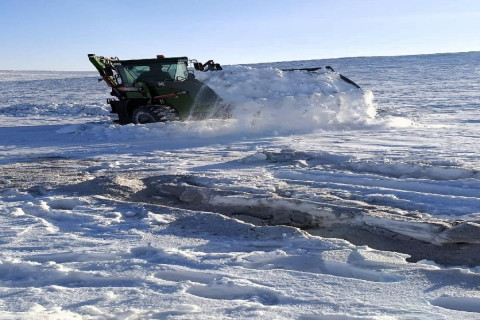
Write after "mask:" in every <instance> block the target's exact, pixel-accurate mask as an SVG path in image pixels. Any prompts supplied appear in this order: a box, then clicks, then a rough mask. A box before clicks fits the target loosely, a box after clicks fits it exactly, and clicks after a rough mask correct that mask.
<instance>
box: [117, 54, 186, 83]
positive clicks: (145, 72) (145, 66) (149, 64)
mask: <svg viewBox="0 0 480 320" xmlns="http://www.w3.org/2000/svg"><path fill="white" fill-rule="evenodd" d="M118 71H119V73H120V77H121V78H122V80H123V84H124V85H128V86H132V85H133V84H134V83H135V82H137V81H147V82H152V81H155V82H157V81H184V80H186V79H187V78H188V70H187V65H186V63H184V62H175V63H162V61H161V60H156V61H145V62H142V63H141V64H126V65H123V64H122V65H121V66H119V67H118Z"/></svg>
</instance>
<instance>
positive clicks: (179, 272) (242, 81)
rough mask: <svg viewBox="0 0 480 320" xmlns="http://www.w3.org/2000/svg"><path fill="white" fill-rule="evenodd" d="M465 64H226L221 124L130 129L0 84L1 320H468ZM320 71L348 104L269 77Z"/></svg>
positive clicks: (472, 250)
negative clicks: (229, 108) (229, 111)
mask: <svg viewBox="0 0 480 320" xmlns="http://www.w3.org/2000/svg"><path fill="white" fill-rule="evenodd" d="M479 62H480V54H479V53H465V54H449V55H430V56H412V57H393V58H356V59H354V58H352V59H339V60H331V61H304V62H285V63H276V64H269V65H265V64H264V65H255V66H250V67H242V66H230V67H226V68H225V70H224V71H222V72H218V73H213V74H202V75H198V77H199V78H201V79H202V80H203V81H205V82H206V83H208V84H209V85H210V86H211V87H212V88H213V89H215V90H216V91H217V92H218V93H219V94H220V95H222V97H224V99H225V100H227V101H228V102H230V103H231V104H232V105H234V106H235V109H234V111H233V115H234V117H233V118H232V119H229V120H206V121H198V122H193V121H187V122H175V123H168V124H152V125H137V126H135V125H125V126H120V125H117V124H115V123H114V122H112V119H111V115H110V113H109V112H108V106H107V105H106V104H105V99H106V98H107V97H108V96H109V94H108V93H109V92H108V90H107V88H106V86H105V85H104V83H100V84H99V83H98V82H97V80H96V79H97V76H96V74H95V73H88V72H87V73H82V72H76V73H75V72H33V71H32V72H20V71H0V75H1V79H2V80H0V172H1V175H0V228H1V232H0V248H1V250H0V318H1V319H32V318H36V319H192V318H197V319H246V318H251V319H260V318H262V319H304V320H310V319H331V320H334V319H335V320H337V319H342V320H343V319H346V320H350V319H480V291H479V290H480V232H479V231H480V173H479V171H478V169H479V165H480V156H479V154H480V143H479V142H480V128H479V126H478V124H479V123H480V111H479V109H478V107H479V105H480V102H479V101H480V85H479V83H478V78H479V75H480V67H478V65H479ZM325 65H331V66H333V67H334V68H335V69H336V70H338V71H341V72H342V74H345V75H346V76H348V77H349V78H351V79H352V80H354V81H355V82H357V83H358V84H359V85H361V86H362V88H363V89H364V91H360V90H357V89H356V88H355V87H353V86H352V85H349V84H347V83H345V82H343V81H341V79H339V77H338V75H337V74H335V73H331V72H327V73H322V72H320V73H315V74H309V73H307V72H303V71H294V72H282V71H280V70H279V69H277V68H288V67H299V66H301V67H316V66H325Z"/></svg>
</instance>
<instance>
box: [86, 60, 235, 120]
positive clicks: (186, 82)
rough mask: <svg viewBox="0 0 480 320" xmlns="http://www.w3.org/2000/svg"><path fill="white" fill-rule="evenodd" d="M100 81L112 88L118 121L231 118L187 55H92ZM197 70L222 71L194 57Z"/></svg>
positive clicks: (211, 63) (112, 110) (109, 100)
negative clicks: (197, 75)
mask: <svg viewBox="0 0 480 320" xmlns="http://www.w3.org/2000/svg"><path fill="white" fill-rule="evenodd" d="M88 59H89V60H90V62H91V63H92V64H93V65H94V66H95V68H96V69H97V70H98V72H99V73H100V76H101V78H100V79H99V81H105V82H106V83H107V85H108V86H109V87H110V88H112V91H111V93H110V94H111V95H112V96H113V97H114V98H109V99H107V102H108V104H109V105H110V106H111V113H116V114H118V122H119V123H121V124H127V123H135V124H140V123H152V122H167V121H172V120H185V119H205V118H223V117H228V114H229V111H228V106H227V105H226V104H225V103H223V101H222V99H221V98H220V97H219V96H218V95H217V94H216V93H215V92H214V91H213V90H212V89H211V88H210V87H208V86H207V85H205V84H204V83H202V82H201V81H199V80H197V79H195V75H194V74H193V73H192V72H190V70H189V69H188V63H189V60H188V58H187V57H174V58H166V57H164V56H163V55H159V56H157V57H156V58H153V59H139V60H120V59H118V58H107V57H102V56H97V55H95V54H89V55H88ZM190 62H192V63H193V66H194V68H195V70H198V71H202V72H206V71H216V70H222V67H221V66H220V65H219V64H216V63H214V62H213V61H212V60H210V61H208V62H207V63H205V64H202V63H199V62H197V61H195V60H191V61H190Z"/></svg>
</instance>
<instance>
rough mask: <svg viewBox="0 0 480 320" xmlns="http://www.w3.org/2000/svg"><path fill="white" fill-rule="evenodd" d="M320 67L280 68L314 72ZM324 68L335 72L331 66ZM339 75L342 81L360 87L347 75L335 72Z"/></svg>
mask: <svg viewBox="0 0 480 320" xmlns="http://www.w3.org/2000/svg"><path fill="white" fill-rule="evenodd" d="M321 69H322V68H321V67H317V68H296V69H281V70H282V71H297V70H300V71H308V72H315V71H318V70H321ZM325 69H326V70H328V71H331V72H336V71H335V70H333V68H332V67H330V66H326V67H325ZM336 73H337V74H338V75H339V76H340V79H342V80H343V81H345V82H347V83H350V84H351V85H353V86H354V87H356V88H358V89H360V86H359V85H358V84H356V83H355V82H353V81H352V80H350V79H348V78H347V77H345V76H344V75H342V74H340V73H338V72H336Z"/></svg>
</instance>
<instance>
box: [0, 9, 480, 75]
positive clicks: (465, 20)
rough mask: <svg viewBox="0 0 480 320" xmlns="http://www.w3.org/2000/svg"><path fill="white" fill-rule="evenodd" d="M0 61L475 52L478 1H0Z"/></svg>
mask: <svg viewBox="0 0 480 320" xmlns="http://www.w3.org/2000/svg"><path fill="white" fill-rule="evenodd" d="M0 9H1V10H0V43H1V44H2V49H1V50H0V70H93V69H92V68H93V67H92V66H91V65H90V63H89V62H88V59H87V54H88V53H96V54H98V55H105V56H118V57H120V58H123V59H127V58H128V59H134V58H146V57H154V56H155V55H156V54H165V55H166V56H184V55H186V56H188V57H190V58H196V59H198V60H200V61H202V60H208V59H215V60H216V61H218V62H220V63H223V64H234V63H254V62H270V61H289V60H309V59H320V58H338V57H355V56H382V55H404V54H423V53H438V52H462V51H480V1H478V0H455V1H453V0H448V1H446V0H401V1H400V0H270V1H266V0H202V1H200V0H198V1H197V0H183V1H181V0H179V1H173V0H135V1H133V0H132V1H125V0H101V1H91V0H0Z"/></svg>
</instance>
